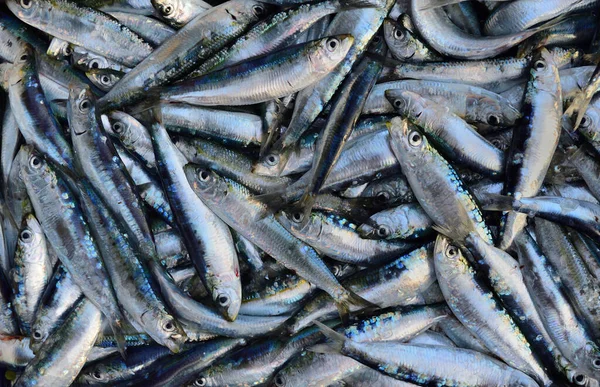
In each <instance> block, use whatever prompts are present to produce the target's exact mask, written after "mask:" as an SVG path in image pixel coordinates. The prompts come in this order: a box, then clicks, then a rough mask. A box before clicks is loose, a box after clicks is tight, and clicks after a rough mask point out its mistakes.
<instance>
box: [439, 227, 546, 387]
mask: <svg viewBox="0 0 600 387" xmlns="http://www.w3.org/2000/svg"><path fill="white" fill-rule="evenodd" d="M434 263H435V268H436V276H437V279H438V282H439V284H440V288H441V289H442V293H443V294H444V298H445V299H446V301H447V303H448V306H449V307H450V309H452V311H453V313H454V315H455V316H456V317H457V318H458V319H459V320H460V321H461V322H462V323H463V324H464V325H465V326H466V327H467V328H469V330H470V331H471V332H472V333H473V334H474V335H476V336H477V337H478V338H479V339H481V340H482V341H483V342H484V343H485V345H486V347H487V348H489V349H490V351H492V353H494V355H496V356H498V357H499V358H500V359H502V360H503V361H505V362H506V363H507V364H509V365H510V366H511V367H514V368H517V369H519V370H521V371H522V372H524V373H526V374H529V375H531V376H533V377H535V378H536V379H537V380H539V381H540V382H542V383H543V384H544V385H549V384H550V383H551V381H550V379H549V377H548V375H547V374H546V373H545V372H544V370H543V367H542V366H541V365H540V363H538V361H537V359H535V357H534V354H533V352H532V349H531V347H530V345H529V343H528V342H527V340H526V339H525V337H524V336H523V333H522V332H521V330H520V329H519V327H518V326H517V325H516V324H515V322H514V320H513V319H512V318H511V317H510V315H509V314H508V313H507V311H506V309H505V308H504V307H503V306H502V305H501V303H500V301H499V300H498V299H497V298H496V297H495V296H494V294H493V292H492V290H491V289H490V288H489V287H488V286H487V285H485V284H484V283H483V282H482V281H480V280H478V279H477V277H476V272H475V271H474V270H473V268H472V266H471V265H470V264H469V263H468V262H467V260H466V258H465V256H464V255H463V253H462V252H461V251H460V249H459V248H458V247H456V246H455V245H453V244H452V242H451V241H450V240H448V239H447V238H446V237H444V236H441V235H439V236H438V238H437V240H436V244H435V252H434ZM476 300H478V301H476Z"/></svg>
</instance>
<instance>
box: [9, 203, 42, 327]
mask: <svg viewBox="0 0 600 387" xmlns="http://www.w3.org/2000/svg"><path fill="white" fill-rule="evenodd" d="M13 265H14V266H13V268H12V270H11V272H10V275H11V282H12V286H13V305H14V308H15V312H16V314H17V318H18V319H19V325H20V326H21V331H22V332H23V334H24V335H27V336H30V335H31V325H32V324H33V320H34V315H35V312H36V311H37V310H38V305H39V303H40V300H41V298H42V295H43V293H44V290H45V289H46V286H47V284H48V282H49V280H50V276H51V275H52V265H51V263H50V257H49V253H48V247H47V246H46V237H45V236H44V232H43V231H42V228H41V226H40V224H39V222H38V221H37V219H36V218H35V216H33V215H32V214H28V215H27V216H26V217H25V219H24V220H23V224H22V225H21V230H20V233H19V240H18V242H17V250H16V252H15V257H14V263H13Z"/></svg>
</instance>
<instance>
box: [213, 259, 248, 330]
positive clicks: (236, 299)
mask: <svg viewBox="0 0 600 387" xmlns="http://www.w3.org/2000/svg"><path fill="white" fill-rule="evenodd" d="M237 272H238V273H239V268H238V269H237ZM212 298H213V301H214V302H215V305H216V306H217V310H218V311H219V313H221V315H222V316H223V317H225V318H226V319H227V320H228V321H235V319H236V317H237V315H238V313H239V311H240V306H241V305H242V297H241V288H240V286H239V277H238V278H236V279H235V280H229V281H220V283H219V284H216V285H215V286H214V288H213V291H212Z"/></svg>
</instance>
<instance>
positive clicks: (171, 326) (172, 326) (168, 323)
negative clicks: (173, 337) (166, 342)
mask: <svg viewBox="0 0 600 387" xmlns="http://www.w3.org/2000/svg"><path fill="white" fill-rule="evenodd" d="M162 328H163V329H164V330H165V331H166V332H173V331H174V330H175V324H173V321H170V320H169V321H166V322H165V323H164V324H163V327H162Z"/></svg>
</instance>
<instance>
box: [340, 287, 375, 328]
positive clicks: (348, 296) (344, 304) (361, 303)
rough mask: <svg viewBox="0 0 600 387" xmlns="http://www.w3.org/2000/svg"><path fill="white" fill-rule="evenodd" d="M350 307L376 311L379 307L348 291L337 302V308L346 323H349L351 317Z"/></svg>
mask: <svg viewBox="0 0 600 387" xmlns="http://www.w3.org/2000/svg"><path fill="white" fill-rule="evenodd" d="M350 305H354V306H358V307H359V309H361V310H364V309H367V310H376V309H378V308H379V307H378V306H377V305H375V304H373V303H372V302H371V301H369V300H365V299H364V298H362V297H361V296H359V295H358V294H356V293H354V292H353V291H350V290H346V291H345V292H344V294H343V295H342V296H341V297H340V298H339V299H338V300H336V301H335V306H336V308H337V310H338V313H339V314H340V318H341V319H342V321H343V322H344V323H346V322H348V318H349V316H350Z"/></svg>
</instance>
